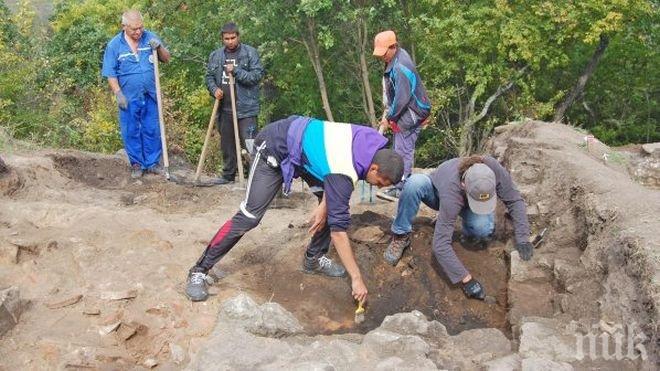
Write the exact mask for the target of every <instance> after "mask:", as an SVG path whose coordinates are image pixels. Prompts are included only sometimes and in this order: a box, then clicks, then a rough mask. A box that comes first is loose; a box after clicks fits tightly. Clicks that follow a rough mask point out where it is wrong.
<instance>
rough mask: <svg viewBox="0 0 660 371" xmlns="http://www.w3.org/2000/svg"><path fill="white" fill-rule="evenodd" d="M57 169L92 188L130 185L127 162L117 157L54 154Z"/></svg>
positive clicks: (113, 187)
mask: <svg viewBox="0 0 660 371" xmlns="http://www.w3.org/2000/svg"><path fill="white" fill-rule="evenodd" d="M51 158H52V159H53V163H54V164H55V168H56V169H57V170H58V171H59V172H60V173H62V174H63V175H64V176H66V177H67V178H69V179H72V180H75V181H77V182H80V183H83V184H85V185H88V186H90V187H94V188H101V189H117V188H122V187H125V186H126V185H127V184H128V177H127V175H128V172H127V168H128V167H127V166H126V162H125V161H123V160H122V159H120V158H117V157H106V156H103V157H101V156H98V157H97V156H80V155H79V154H76V153H73V154H52V155H51Z"/></svg>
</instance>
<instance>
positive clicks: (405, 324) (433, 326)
mask: <svg viewBox="0 0 660 371" xmlns="http://www.w3.org/2000/svg"><path fill="white" fill-rule="evenodd" d="M379 329H381V330H386V331H390V332H394V333H397V334H401V335H422V336H429V337H433V338H437V337H443V336H449V335H448V334H447V329H446V328H445V326H443V325H442V324H441V323H440V322H437V321H428V320H427V319H426V316H424V314H422V312H420V311H417V310H414V311H412V312H409V313H397V314H394V315H391V316H387V317H385V319H384V320H383V323H382V324H381V325H380V327H379Z"/></svg>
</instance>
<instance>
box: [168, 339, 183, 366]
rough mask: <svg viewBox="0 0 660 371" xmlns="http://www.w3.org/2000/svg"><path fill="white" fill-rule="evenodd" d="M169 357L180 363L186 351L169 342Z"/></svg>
mask: <svg viewBox="0 0 660 371" xmlns="http://www.w3.org/2000/svg"><path fill="white" fill-rule="evenodd" d="M170 357H172V361H173V362H174V363H176V364H177V365H180V364H181V363H183V361H185V359H186V351H185V350H183V348H182V347H181V346H179V345H178V344H174V343H170Z"/></svg>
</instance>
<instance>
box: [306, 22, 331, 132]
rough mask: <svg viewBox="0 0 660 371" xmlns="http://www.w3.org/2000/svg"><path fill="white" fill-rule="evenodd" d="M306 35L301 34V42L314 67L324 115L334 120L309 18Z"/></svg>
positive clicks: (314, 33)
mask: <svg viewBox="0 0 660 371" xmlns="http://www.w3.org/2000/svg"><path fill="white" fill-rule="evenodd" d="M306 23H307V31H308V33H307V35H306V36H305V35H303V43H304V44H305V48H306V49H307V54H308V55H309V59H310V61H311V62H312V66H313V67H314V72H315V73H316V79H317V80H318V82H319V91H320V92H321V102H322V104H323V110H324V111H325V116H326V118H327V119H328V120H329V121H335V119H334V117H333V116H332V110H331V109H330V100H329V99H328V89H327V87H326V84H325V78H324V77H323V66H322V64H321V55H320V53H319V46H318V43H317V42H316V32H315V29H314V21H313V20H311V19H308V20H307V22H306Z"/></svg>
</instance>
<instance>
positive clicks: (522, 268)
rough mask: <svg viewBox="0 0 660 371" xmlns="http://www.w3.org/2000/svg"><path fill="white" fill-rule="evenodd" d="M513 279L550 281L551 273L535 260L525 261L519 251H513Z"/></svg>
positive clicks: (511, 270) (511, 271) (511, 269)
mask: <svg viewBox="0 0 660 371" xmlns="http://www.w3.org/2000/svg"><path fill="white" fill-rule="evenodd" d="M510 273H511V279H512V280H514V281H517V282H549V281H550V274H549V273H547V272H546V271H545V270H543V269H541V268H540V267H538V266H537V265H536V264H535V263H534V260H530V261H524V260H522V259H521V258H520V254H519V253H518V251H512V252H511V264H510Z"/></svg>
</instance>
